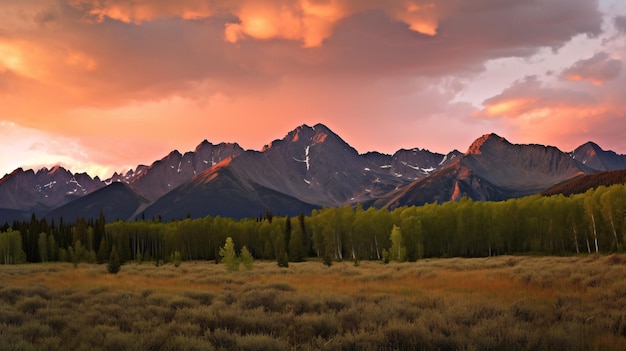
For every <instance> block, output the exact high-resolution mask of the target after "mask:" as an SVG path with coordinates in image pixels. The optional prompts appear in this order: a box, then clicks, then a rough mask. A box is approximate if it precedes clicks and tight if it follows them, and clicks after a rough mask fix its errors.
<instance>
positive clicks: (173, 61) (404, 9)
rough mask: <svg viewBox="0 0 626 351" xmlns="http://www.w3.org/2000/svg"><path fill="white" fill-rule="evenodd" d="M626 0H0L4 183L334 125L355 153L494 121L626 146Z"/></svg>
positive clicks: (475, 132)
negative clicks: (28, 173)
mask: <svg viewBox="0 0 626 351" xmlns="http://www.w3.org/2000/svg"><path fill="white" fill-rule="evenodd" d="M624 57H626V4H624V2H623V1H620V0H597V1H594V0H571V1H567V2H563V1H556V0H546V1H541V2H535V1H525V0H522V1H514V2H509V3H506V4H505V3H502V2H501V1H498V0H487V1H481V2H473V1H469V2H468V1H456V0H441V1H426V0H385V1H383V0H212V1H208V0H177V1H173V0H60V1H59V0H32V1H5V2H1V3H0V133H1V134H0V135H2V138H0V150H2V157H1V158H0V176H1V175H2V174H5V173H10V172H12V171H13V170H14V169H15V168H17V167H25V168H38V167H43V166H47V167H50V166H52V165H55V164H60V165H63V166H65V167H67V168H69V169H71V170H72V171H74V172H83V171H87V172H89V173H90V174H91V175H92V176H96V175H98V176H100V177H101V178H107V177H109V176H110V175H111V174H112V173H113V172H114V171H126V170H127V169H128V168H134V167H136V166H137V165H138V164H150V163H152V162H153V161H155V160H157V159H160V158H162V157H163V156H165V155H167V154H168V153H169V152H170V151H171V150H173V149H178V150H179V151H181V152H185V151H190V150H193V149H195V147H196V146H197V145H198V144H199V143H200V142H201V141H202V140H204V139H207V140H208V141H210V142H212V143H220V142H238V143H239V144H240V145H241V146H242V147H244V148H246V149H255V150H261V149H262V148H263V146H264V145H265V144H268V143H270V142H271V141H272V140H274V139H278V138H282V137H284V136H285V135H286V134H287V132H289V131H290V130H292V129H294V128H295V127H297V126H299V125H302V124H308V125H314V124H316V123H324V124H326V125H327V126H328V127H329V128H330V129H332V130H333V131H335V132H336V133H337V134H339V135H340V136H341V137H342V138H344V139H345V141H346V142H348V143H349V144H350V145H352V146H353V147H355V148H356V149H357V150H358V151H359V152H361V153H364V152H367V151H372V150H377V151H381V152H385V153H393V152H395V151H396V150H398V149H400V148H415V147H419V148H426V149H430V150H431V151H437V152H442V153H445V152H449V151H451V150H452V149H459V150H461V151H464V150H466V149H467V147H468V146H469V145H470V144H471V142H472V141H473V140H474V139H476V138H477V137H479V136H480V135H483V134H486V133H491V132H495V133H497V134H499V135H501V136H502V137H505V138H507V139H508V140H510V141H511V142H515V143H542V144H548V145H554V146H557V147H559V148H560V149H562V150H563V151H571V150H572V149H574V148H575V147H577V146H579V145H581V144H583V143H585V142H587V141H589V140H593V141H595V142H596V143H598V144H599V145H600V146H601V147H603V148H605V149H611V150H613V151H616V152H618V153H623V154H626V137H625V136H626V99H624V98H623V91H626V73H625V72H624V68H623V65H624V64H623V60H624Z"/></svg>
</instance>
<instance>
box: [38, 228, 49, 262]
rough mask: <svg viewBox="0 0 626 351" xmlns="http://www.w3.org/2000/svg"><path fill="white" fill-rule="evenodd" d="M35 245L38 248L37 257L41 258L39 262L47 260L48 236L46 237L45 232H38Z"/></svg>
mask: <svg viewBox="0 0 626 351" xmlns="http://www.w3.org/2000/svg"><path fill="white" fill-rule="evenodd" d="M37 247H38V249H39V258H40V259H41V262H48V261H49V260H50V257H49V255H48V238H47V237H46V233H39V238H38V239H37Z"/></svg>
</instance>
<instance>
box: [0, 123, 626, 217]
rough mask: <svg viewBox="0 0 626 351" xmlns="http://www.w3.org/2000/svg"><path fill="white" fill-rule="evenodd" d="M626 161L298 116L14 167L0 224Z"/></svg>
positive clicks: (225, 205)
mask: <svg viewBox="0 0 626 351" xmlns="http://www.w3.org/2000/svg"><path fill="white" fill-rule="evenodd" d="M625 168H626V156H624V155H618V154H616V153H615V152H612V151H604V150H602V149H601V148H600V147H599V146H598V145H596V144H594V143H591V142H588V143H586V144H583V145H581V146H580V147H579V148H577V149H576V150H574V151H572V152H563V151H561V150H559V149H557V148H555V147H551V146H543V145H532V144H531V145H520V144H512V143H510V142H508V141H507V140H505V139H504V138H502V137H500V136H497V135H495V134H486V135H484V136H482V137H480V138H478V139H477V140H476V141H475V142H474V143H472V145H470V147H469V148H468V150H467V151H466V152H465V153H461V152H459V151H456V150H454V151H451V152H449V153H446V154H440V153H436V152H431V151H429V150H425V149H419V148H410V149H401V150H398V151H397V152H395V153H394V154H393V155H388V154H382V153H378V152H368V153H365V154H359V153H358V152H357V151H356V150H355V149H354V148H352V147H351V146H350V145H349V144H348V143H346V142H345V141H344V140H342V139H341V138H340V137H339V136H338V135H337V134H335V133H334V132H333V131H331V130H330V129H329V128H328V127H326V126H324V125H321V124H317V125H315V126H307V125H302V126H299V127H297V128H296V129H294V130H293V131H291V132H289V133H287V135H286V136H285V137H284V138H282V139H279V140H275V141H273V142H271V143H269V144H268V145H266V146H265V147H264V148H263V149H262V150H260V151H254V150H243V149H242V148H241V147H240V146H239V145H238V144H236V143H220V144H212V143H210V142H208V141H206V140H205V141H203V142H202V143H200V144H199V145H198V147H197V148H196V149H195V150H194V151H190V152H186V153H184V154H181V153H180V152H178V151H172V152H171V153H169V154H168V155H167V156H165V157H164V158H162V159H161V160H158V161H155V162H153V163H152V164H151V165H149V166H147V165H140V166H137V167H136V168H135V169H134V170H129V171H128V172H126V173H124V174H117V173H116V174H114V175H113V176H112V177H110V178H109V179H106V180H100V179H99V178H97V177H96V178H95V179H92V178H91V177H89V175H87V174H84V173H83V174H73V173H72V172H71V171H68V170H65V169H63V168H62V167H54V168H52V169H50V170H49V169H41V170H39V171H37V172H35V171H32V170H26V171H24V170H23V169H17V170H15V171H14V172H12V173H11V174H7V175H5V176H4V177H3V178H2V179H1V180H0V223H4V222H7V223H12V221H13V220H18V221H28V220H29V218H30V216H31V215H32V214H33V213H34V214H35V215H36V217H37V218H46V219H47V220H48V222H50V221H51V220H53V219H54V220H56V222H57V223H58V222H59V220H60V218H61V217H62V218H64V220H65V221H66V222H74V221H76V219H77V218H78V217H84V218H96V217H98V215H99V212H100V211H103V213H104V217H105V218H106V219H107V220H108V221H115V220H136V219H141V218H150V219H152V218H161V219H162V220H164V221H170V220H175V219H183V218H187V217H189V218H203V217H205V216H207V215H208V216H211V217H216V216H222V217H232V218H237V219H240V218H250V217H256V216H258V214H259V213H265V212H268V211H271V212H273V213H278V214H281V215H283V216H285V215H290V216H297V215H298V214H299V213H301V212H304V213H305V214H307V215H308V214H310V213H311V211H313V210H315V209H321V208H324V207H341V206H346V205H347V206H352V207H354V206H357V204H362V205H363V206H364V207H365V208H368V207H370V206H374V207H375V208H389V209H394V208H397V207H400V206H411V205H422V204H426V203H432V202H435V201H437V202H439V203H443V202H447V201H459V200H460V199H461V198H463V197H468V198H470V199H472V200H475V201H477V200H481V201H493V200H495V201H502V200H507V199H511V198H519V197H523V196H528V195H532V194H538V193H541V192H543V191H546V190H547V189H550V188H552V187H554V186H556V185H559V184H563V183H564V182H567V181H569V180H571V179H574V178H577V177H580V176H582V175H587V174H594V173H597V172H601V171H611V170H619V169H625Z"/></svg>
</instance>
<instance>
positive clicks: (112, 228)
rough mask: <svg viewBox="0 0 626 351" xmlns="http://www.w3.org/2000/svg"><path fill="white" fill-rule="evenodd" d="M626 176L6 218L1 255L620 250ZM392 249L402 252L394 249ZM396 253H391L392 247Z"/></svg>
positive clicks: (337, 255) (7, 258)
mask: <svg viewBox="0 0 626 351" xmlns="http://www.w3.org/2000/svg"><path fill="white" fill-rule="evenodd" d="M625 213H626V185H623V184H622V185H614V186H611V187H604V186H600V187H597V188H595V189H590V190H588V191H586V192H585V193H582V194H576V195H572V196H569V197H565V196H563V195H561V194H559V195H554V196H540V195H533V196H527V197H523V198H518V199H509V200H507V201H500V202H483V201H473V200H471V199H470V198H467V197H464V198H462V199H461V200H459V201H455V202H452V201H451V202H445V203H443V204H437V203H434V204H427V205H423V206H410V207H398V208H396V209H393V210H389V209H387V208H382V209H376V208H374V207H370V208H368V209H367V210H365V209H363V207H362V206H356V207H355V208H354V207H351V206H341V207H334V208H323V209H316V210H313V211H312V213H311V215H308V216H306V215H304V214H300V215H298V216H295V217H290V216H278V215H273V214H272V213H265V214H263V215H260V216H258V217H256V218H248V219H239V220H237V219H232V218H224V217H211V216H206V217H204V218H198V219H191V218H189V219H185V220H179V221H172V222H160V221H159V220H158V219H155V220H152V219H149V220H138V221H118V222H113V223H108V224H105V222H106V221H105V219H104V217H103V216H102V215H101V216H100V217H99V218H98V219H96V220H84V219H83V218H79V219H78V220H77V221H76V222H71V223H67V222H51V223H50V222H47V221H46V219H37V218H36V217H35V216H34V215H33V217H32V218H31V220H30V221H24V222H17V221H16V222H14V223H13V225H12V226H9V225H5V226H4V228H1V229H2V230H1V233H0V254H2V258H3V262H2V263H19V262H24V261H29V262H39V261H54V260H61V261H74V262H82V261H85V262H105V261H106V259H107V258H108V257H109V254H110V252H111V248H112V247H113V246H115V247H116V248H117V253H118V255H119V258H120V260H121V262H122V263H123V262H126V261H129V260H134V261H141V260H149V261H155V262H157V263H158V262H167V261H168V260H169V259H170V257H173V255H174V254H176V255H178V257H180V258H181V259H182V260H217V259H218V253H219V250H220V247H222V246H223V245H224V242H225V241H226V238H228V237H231V238H232V240H233V241H234V245H235V250H236V252H239V250H241V248H242V247H243V246H246V247H247V248H248V249H249V251H250V253H251V254H252V256H253V257H254V258H257V259H266V260H277V259H279V258H281V257H283V258H284V257H287V258H288V259H289V261H291V262H294V261H295V262H297V261H302V260H306V259H308V258H320V259H324V261H325V262H333V261H341V260H354V261H355V262H358V261H359V260H381V259H390V257H391V259H394V258H396V259H398V260H409V261H413V260H418V259H420V258H424V257H450V256H462V257H484V256H491V255H503V254H528V253H533V254H549V255H553V254H559V255H560V254H575V253H611V252H622V251H623V249H624V241H625V240H626V237H625V235H626V232H625V230H624V229H625V228H626V223H625V222H624V220H625V215H624V214H625ZM394 252H402V254H401V255H396V256H393V255H391V256H389V255H390V254H393V253H394ZM386 254H387V255H388V256H385V255H386Z"/></svg>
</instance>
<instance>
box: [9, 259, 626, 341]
mask: <svg viewBox="0 0 626 351" xmlns="http://www.w3.org/2000/svg"><path fill="white" fill-rule="evenodd" d="M0 282H1V284H0V340H3V342H2V343H0V350H13V349H23V350H31V349H32V350H40V349H62V348H70V349H79V350H80V349H85V350H90V349H103V350H116V349H145V350H168V349H188V350H193V349H199V350H212V349H215V350H220V349H224V350H228V349H241V350H254V349H258V350H263V349H267V350H281V349H285V350H287V349H297V350H314V349H328V350H338V349H344V350H390V349H398V350H479V349H480V350H483V349H491V350H590V349H591V350H593V349H597V350H624V349H626V255H613V256H585V257H512V256H507V257H494V258H476V259H461V258H453V259H429V260H422V261H419V262H416V263H392V264H389V265H383V264H381V263H379V262H361V264H360V265H359V266H358V267H355V266H353V264H352V263H348V262H344V263H335V264H334V265H333V266H332V267H326V266H324V265H322V263H321V262H303V263H290V265H289V268H286V269H285V268H279V267H277V266H276V264H275V262H255V264H254V270H253V271H241V272H228V271H226V269H225V267H224V266H223V265H216V264H214V263H212V262H183V263H182V264H181V265H180V266H179V267H174V266H173V265H164V266H160V267H156V266H155V265H153V264H148V263H143V264H135V263H128V264H126V265H124V266H123V267H122V269H121V271H120V273H118V274H117V275H110V274H108V273H107V271H106V267H105V266H104V265H88V264H79V265H78V267H76V268H75V267H73V266H72V265H71V264H64V263H49V264H27V265H16V266H0Z"/></svg>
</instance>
